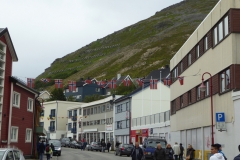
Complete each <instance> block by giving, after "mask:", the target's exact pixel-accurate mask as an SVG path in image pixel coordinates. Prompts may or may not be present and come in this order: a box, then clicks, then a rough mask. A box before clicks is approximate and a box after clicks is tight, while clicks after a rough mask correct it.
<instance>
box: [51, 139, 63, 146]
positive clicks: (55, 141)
mask: <svg viewBox="0 0 240 160" xmlns="http://www.w3.org/2000/svg"><path fill="white" fill-rule="evenodd" d="M51 143H52V144H53V145H54V146H55V147H60V146H61V142H60V141H59V140H50V141H49V144H51Z"/></svg>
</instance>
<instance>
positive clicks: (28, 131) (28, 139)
mask: <svg viewBox="0 0 240 160" xmlns="http://www.w3.org/2000/svg"><path fill="white" fill-rule="evenodd" d="M31 140H32V129H28V128H27V129H26V142H31Z"/></svg>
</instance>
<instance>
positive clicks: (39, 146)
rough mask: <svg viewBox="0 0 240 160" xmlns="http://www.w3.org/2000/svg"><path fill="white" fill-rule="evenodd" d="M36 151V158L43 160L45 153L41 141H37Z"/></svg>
mask: <svg viewBox="0 0 240 160" xmlns="http://www.w3.org/2000/svg"><path fill="white" fill-rule="evenodd" d="M37 151H38V158H39V160H43V154H44V151H45V145H44V143H43V141H42V142H41V141H39V143H38V145H37Z"/></svg>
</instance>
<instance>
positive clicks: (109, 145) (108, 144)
mask: <svg viewBox="0 0 240 160" xmlns="http://www.w3.org/2000/svg"><path fill="white" fill-rule="evenodd" d="M110 147H111V143H110V142H109V141H108V143H107V150H108V152H109V149H110Z"/></svg>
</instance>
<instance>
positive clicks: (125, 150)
mask: <svg viewBox="0 0 240 160" xmlns="http://www.w3.org/2000/svg"><path fill="white" fill-rule="evenodd" d="M133 147H134V146H133V145H132V144H120V145H119V147H118V148H116V151H115V155H116V156H117V155H119V156H122V155H127V156H128V157H129V156H130V155H131V153H132V150H133Z"/></svg>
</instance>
